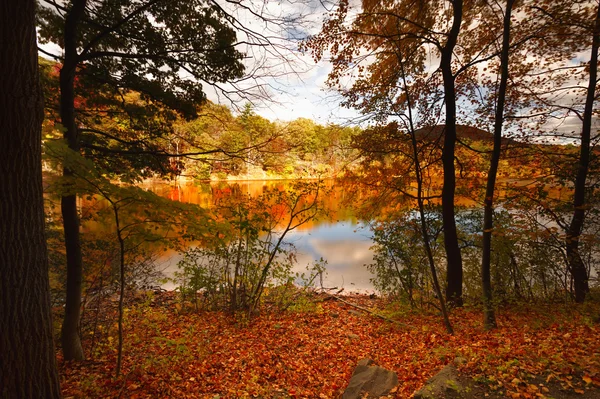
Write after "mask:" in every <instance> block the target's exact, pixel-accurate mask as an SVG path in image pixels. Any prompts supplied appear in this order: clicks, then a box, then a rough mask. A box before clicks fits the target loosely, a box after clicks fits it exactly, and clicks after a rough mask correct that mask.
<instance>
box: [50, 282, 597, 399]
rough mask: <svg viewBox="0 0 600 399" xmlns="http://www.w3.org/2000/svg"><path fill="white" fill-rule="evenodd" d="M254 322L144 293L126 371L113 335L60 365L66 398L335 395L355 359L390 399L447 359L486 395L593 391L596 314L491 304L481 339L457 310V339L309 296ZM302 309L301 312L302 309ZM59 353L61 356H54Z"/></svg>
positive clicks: (129, 323)
mask: <svg viewBox="0 0 600 399" xmlns="http://www.w3.org/2000/svg"><path fill="white" fill-rule="evenodd" d="M304 299H305V300H304V301H302V302H298V304H297V305H296V306H293V307H290V308H288V310H286V311H272V310H268V309H267V310H265V311H264V312H263V313H261V314H260V315H259V316H256V317H254V318H253V319H252V320H251V321H249V320H248V319H246V318H244V317H237V318H236V317H232V316H230V315H227V314H225V313H221V312H205V311H200V312H195V311H193V310H192V309H191V308H187V307H185V306H183V307H182V306H181V304H180V303H179V301H178V299H177V297H176V296H175V294H174V293H160V294H153V293H148V294H147V296H141V297H139V298H138V301H137V302H135V303H130V306H129V307H128V308H127V312H126V328H125V333H126V335H127V337H128V339H127V340H126V343H125V355H124V358H123V376H122V377H120V378H117V379H115V378H114V373H113V371H114V363H115V357H116V351H115V339H116V336H115V334H116V331H115V330H114V329H113V328H111V329H110V331H109V333H108V334H107V338H106V339H104V340H103V341H102V342H101V343H100V344H99V345H98V346H96V348H95V350H94V353H93V354H92V356H90V360H88V361H86V362H84V363H77V364H75V363H65V362H62V361H61V362H60V372H61V376H62V388H63V394H64V395H65V397H77V398H87V397H127V398H157V397H178V398H250V397H262V398H273V397H279V398H334V397H337V396H338V395H339V394H341V393H342V392H343V390H344V388H345V387H346V385H347V383H348V379H349V378H350V375H351V374H352V371H353V369H354V367H355V366H356V363H357V362H358V361H359V360H360V359H362V358H365V357H370V358H372V359H374V360H375V361H376V362H378V363H379V364H380V365H382V366H384V367H387V368H390V369H392V370H394V371H395V372H396V373H398V377H399V381H400V384H399V386H398V388H397V390H396V391H395V392H394V394H393V395H392V397H396V398H407V397H410V396H411V395H412V394H413V393H414V392H415V390H417V389H419V388H420V387H421V386H422V385H423V383H424V382H425V381H426V380H427V379H428V378H430V377H431V376H432V375H433V374H435V373H436V371H438V370H439V369H440V368H441V367H443V366H444V365H445V364H447V363H449V362H452V361H453V359H455V357H457V356H458V357H463V358H464V359H466V362H465V363H464V364H463V365H462V366H460V371H461V373H462V374H463V375H467V376H469V377H472V378H473V379H474V381H475V382H476V383H477V384H479V385H481V386H483V387H485V389H486V390H487V391H488V392H490V394H492V395H496V396H495V397H515V398H517V397H518V398H536V397H541V398H543V397H550V395H549V393H548V392H549V389H557V388H564V389H566V390H568V391H571V392H581V393H584V392H588V391H590V390H592V391H595V392H596V393H597V388H598V387H599V386H600V360H599V357H598V354H599V353H600V345H599V342H598V340H597V337H598V334H599V333H600V325H598V324H597V323H593V322H592V320H591V319H590V317H589V314H591V313H593V314H596V313H597V311H598V309H592V308H590V307H588V308H583V307H576V308H575V307H572V306H570V305H569V306H563V305H555V306H547V305H544V306H536V307H534V306H527V307H523V308H512V309H508V308H506V309H500V310H499V312H498V323H499V326H500V329H498V330H495V331H491V332H486V331H484V330H483V327H482V326H481V321H480V310H479V309H456V310H454V311H453V313H452V316H451V317H452V322H453V324H454V327H455V330H456V334H455V335H448V334H445V333H444V332H443V331H444V329H443V327H442V325H441V319H440V318H439V316H438V315H437V314H433V313H412V312H410V311H408V310H407V309H403V308H398V307H395V308H394V307H392V306H391V305H389V304H388V303H386V302H385V301H384V300H381V299H369V297H365V296H362V297H360V296H359V297H350V298H346V300H348V301H350V302H352V303H356V304H360V305H362V306H363V307H368V308H371V309H375V310H376V311H377V312H379V313H380V314H385V315H386V316H388V317H390V318H392V319H393V320H396V321H397V323H392V322H389V321H386V320H383V319H380V318H376V317H373V316H372V315H370V314H368V313H366V312H359V311H357V310H356V309H354V308H353V307H351V306H349V305H346V304H344V303H341V302H338V301H335V300H328V299H331V297H329V296H324V295H318V296H312V297H310V298H304ZM299 303H302V304H303V305H299ZM59 356H60V355H59Z"/></svg>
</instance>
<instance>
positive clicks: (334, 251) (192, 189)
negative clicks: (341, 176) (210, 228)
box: [149, 181, 373, 292]
mask: <svg viewBox="0 0 600 399" xmlns="http://www.w3.org/2000/svg"><path fill="white" fill-rule="evenodd" d="M288 184H289V183H286V182H285V181H243V182H231V183H227V184H224V183H217V184H216V183H212V184H208V183H206V184H201V185H193V184H180V185H178V186H173V185H165V184H160V183H154V184H152V185H150V186H149V188H151V189H152V190H153V191H154V192H156V193H158V194H160V195H163V196H165V197H168V198H171V199H173V200H179V201H182V202H189V203H195V204H199V205H201V206H203V207H210V206H211V205H212V203H213V198H214V197H216V196H222V195H223V193H232V192H235V193H242V194H250V195H252V196H258V195H260V194H262V193H263V191H264V190H265V189H268V188H270V189H272V188H279V189H282V188H286V187H287V185H288ZM328 184H329V185H330V186H331V185H332V184H333V182H329V183H328ZM345 196H346V192H345V191H344V188H343V187H333V191H332V192H331V193H330V194H328V195H327V198H326V205H325V206H326V208H327V209H329V210H330V212H329V215H328V217H326V218H322V219H317V220H315V221H313V222H310V223H306V224H305V225H302V226H300V227H299V228H298V229H296V230H293V231H291V232H289V233H288V234H287V235H286V238H285V241H286V242H288V243H291V244H293V245H294V246H295V247H296V252H297V253H296V255H297V264H296V266H295V268H294V271H295V272H299V273H303V272H306V268H307V266H308V265H312V264H313V263H314V262H315V261H318V260H319V259H321V258H322V259H324V260H326V261H327V266H326V268H327V269H326V274H325V275H324V278H323V286H324V287H327V288H331V287H338V288H344V291H345V292H355V291H358V292H372V291H373V285H372V284H371V281H370V279H371V277H372V274H371V273H370V272H369V271H368V270H367V268H366V267H365V264H368V263H371V262H372V261H373V252H372V251H371V249H370V247H371V245H372V244H373V242H372V240H371V236H370V231H369V229H368V227H367V226H365V225H364V224H362V223H360V222H359V221H358V220H357V219H356V217H355V216H354V213H353V211H352V209H351V208H350V207H349V206H347V205H346V204H344V202H343V200H344V198H345ZM180 259H181V255H180V254H178V253H176V252H175V251H167V252H165V253H164V254H163V255H162V257H161V258H160V259H159V262H158V263H159V267H160V268H161V270H163V273H164V274H165V275H166V276H167V277H172V276H173V273H174V272H175V271H177V262H178V261H179V260H180ZM164 288H166V289H173V288H175V285H174V284H173V283H167V284H165V285H164Z"/></svg>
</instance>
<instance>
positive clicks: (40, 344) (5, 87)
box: [0, 1, 60, 398]
mask: <svg viewBox="0 0 600 399" xmlns="http://www.w3.org/2000/svg"><path fill="white" fill-rule="evenodd" d="M34 18H35V2H33V1H2V2H0V37H2V39H1V40H0V72H1V74H2V76H3V81H2V83H1V84H0V107H1V109H2V117H1V118H0V153H1V157H0V158H1V159H0V174H1V176H2V177H1V178H0V190H1V191H2V201H0V202H1V204H0V220H1V222H0V352H1V353H2V355H1V356H2V361H0V396H1V397H3V398H39V397H44V398H59V397H60V387H59V380H58V374H57V370H56V362H55V353H54V342H53V334H52V318H51V314H50V290H49V284H48V258H47V251H46V238H45V234H44V204H43V198H42V159H41V154H42V151H41V132H42V120H43V97H42V91H41V86H40V80H39V76H38V62H37V50H36V39H35V23H34V22H35V21H34Z"/></svg>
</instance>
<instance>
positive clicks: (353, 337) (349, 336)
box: [346, 333, 360, 339]
mask: <svg viewBox="0 0 600 399" xmlns="http://www.w3.org/2000/svg"><path fill="white" fill-rule="evenodd" d="M346 337H348V338H350V339H359V338H360V336H358V335H357V334H354V333H346Z"/></svg>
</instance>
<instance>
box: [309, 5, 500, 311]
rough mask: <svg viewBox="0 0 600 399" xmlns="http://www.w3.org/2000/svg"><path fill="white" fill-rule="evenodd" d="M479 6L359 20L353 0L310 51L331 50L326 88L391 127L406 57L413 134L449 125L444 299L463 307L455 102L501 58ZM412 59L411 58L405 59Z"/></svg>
mask: <svg viewBox="0 0 600 399" xmlns="http://www.w3.org/2000/svg"><path fill="white" fill-rule="evenodd" d="M481 7H482V5H481V3H480V2H477V1H466V2H464V4H463V1H462V0H451V1H441V0H431V1H419V2H416V1H411V0H406V1H399V2H392V1H386V2H377V1H370V0H365V1H363V2H362V9H361V11H360V12H359V13H357V14H356V13H353V12H350V11H349V8H350V4H349V2H348V1H345V0H341V1H339V2H338V9H337V11H336V12H335V13H334V14H333V15H332V17H331V18H330V19H329V20H328V21H326V23H325V24H324V26H323V28H322V31H321V33H320V34H319V35H317V36H315V37H314V38H312V39H311V40H310V41H309V42H308V43H307V44H306V47H307V48H310V49H311V50H312V52H313V54H314V56H315V57H316V58H320V57H322V56H323V52H324V51H325V49H328V50H330V52H331V53H332V62H333V65H334V66H333V70H332V72H331V73H330V75H329V80H328V83H329V84H330V86H332V87H336V88H338V89H340V91H342V94H343V95H344V96H345V98H346V101H345V103H344V104H345V105H346V106H349V107H355V108H357V109H359V110H361V112H363V113H364V114H366V115H369V116H372V117H373V119H374V120H375V121H377V122H378V123H387V121H388V120H389V119H392V120H393V118H396V117H397V115H396V114H397V111H398V110H400V109H403V108H404V109H406V107H407V106H408V104H407V99H406V95H405V93H404V92H403V90H402V89H401V87H402V86H403V85H402V84H398V80H399V79H400V78H399V75H400V66H399V65H398V59H399V58H398V54H401V58H402V59H403V60H405V61H404V62H405V63H406V66H405V68H406V71H405V75H406V76H407V81H408V82H409V84H410V85H411V86H412V87H414V88H415V90H414V91H413V93H414V95H413V97H414V98H413V101H412V105H411V106H412V107H413V110H412V111H413V112H414V113H415V118H414V120H415V122H416V124H415V128H416V129H418V128H425V127H432V126H435V125H437V124H439V121H440V119H442V118H443V119H444V121H445V123H444V125H443V128H444V131H443V136H442V142H443V145H442V164H443V180H444V181H443V187H442V209H443V210H442V219H443V223H444V246H445V250H446V256H447V273H446V278H447V281H446V299H447V301H448V302H449V303H450V304H454V305H461V303H462V282H463V272H462V258H461V251H460V247H459V244H458V234H457V229H456V220H455V191H456V176H455V175H456V168H455V149H456V143H457V133H456V129H457V111H456V109H457V101H458V99H459V98H460V97H464V96H466V95H468V92H469V89H470V88H472V86H473V82H472V78H473V76H476V72H475V71H474V70H475V68H472V67H473V66H474V65H476V64H478V63H483V62H486V61H488V60H489V59H491V58H493V57H494V56H495V52H494V51H490V46H491V43H494V42H495V40H493V39H495V38H494V34H496V33H497V30H496V28H495V25H494V24H495V23H496V21H494V20H491V21H485V22H486V23H485V24H483V23H478V21H477V18H478V17H479V16H480V15H481ZM349 21H351V23H348V22H349ZM461 29H462V31H461ZM461 32H462V34H461ZM459 34H460V35H459ZM475 37H476V38H477V39H474V38H475ZM407 54H411V57H412V58H411V59H409V58H407V57H406V55H407ZM456 55H459V56H458V57H456ZM438 58H439V60H440V61H439V67H438V68H435V65H433V64H434V63H435V62H432V61H431V60H432V59H433V60H436V59H438ZM348 79H349V80H350V81H351V82H352V85H351V87H350V88H349V89H348V88H346V86H345V82H346V80H348ZM464 115H467V114H466V113H465V114H464ZM467 118H468V116H463V119H467Z"/></svg>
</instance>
